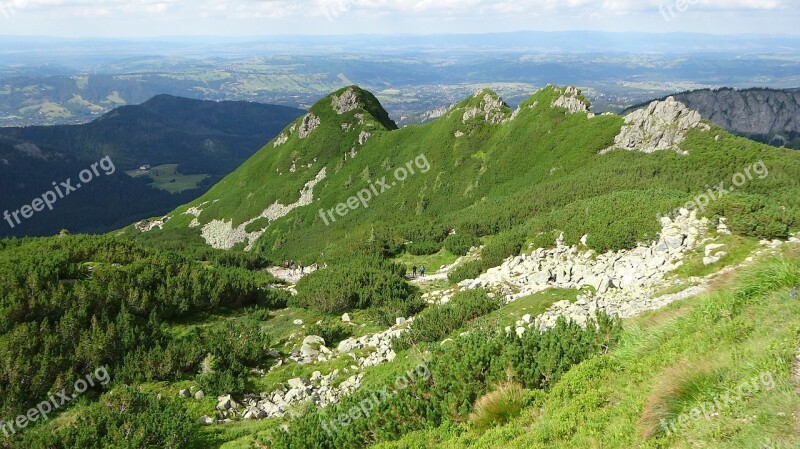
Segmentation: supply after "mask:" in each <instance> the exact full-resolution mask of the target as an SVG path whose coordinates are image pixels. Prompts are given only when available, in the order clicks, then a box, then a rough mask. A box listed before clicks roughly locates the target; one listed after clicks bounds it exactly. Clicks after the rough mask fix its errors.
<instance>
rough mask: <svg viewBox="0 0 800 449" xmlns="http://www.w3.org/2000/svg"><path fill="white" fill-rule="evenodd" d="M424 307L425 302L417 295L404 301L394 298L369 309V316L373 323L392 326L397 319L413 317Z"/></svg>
mask: <svg viewBox="0 0 800 449" xmlns="http://www.w3.org/2000/svg"><path fill="white" fill-rule="evenodd" d="M426 305H427V303H426V302H425V300H423V299H422V297H421V296H420V295H419V294H418V293H417V294H414V295H413V296H411V297H409V298H406V299H403V298H395V299H392V300H391V301H387V302H384V303H383V304H381V305H379V306H373V307H372V308H371V309H369V315H370V317H371V319H372V320H373V321H376V322H378V323H380V324H382V325H384V326H394V324H395V323H396V320H397V318H399V317H403V318H406V317H410V316H414V315H416V314H417V313H419V312H420V311H421V310H423V309H424V308H425V306H426Z"/></svg>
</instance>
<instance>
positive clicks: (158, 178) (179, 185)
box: [126, 164, 208, 193]
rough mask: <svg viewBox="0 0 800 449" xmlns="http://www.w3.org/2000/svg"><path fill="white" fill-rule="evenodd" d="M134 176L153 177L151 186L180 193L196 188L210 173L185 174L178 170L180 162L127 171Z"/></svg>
mask: <svg viewBox="0 0 800 449" xmlns="http://www.w3.org/2000/svg"><path fill="white" fill-rule="evenodd" d="M126 173H127V174H128V176H130V177H132V178H138V177H140V176H141V177H145V178H150V179H152V182H151V183H150V184H149V185H150V186H152V187H154V188H156V189H161V190H165V191H167V192H169V193H179V192H183V191H184V190H192V189H196V188H198V187H199V186H200V183H201V182H202V181H203V180H204V179H206V178H208V175H184V174H183V173H181V172H179V171H178V164H165V165H159V166H158V167H153V168H150V169H147V170H129V171H128V172H126Z"/></svg>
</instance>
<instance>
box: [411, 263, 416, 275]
mask: <svg viewBox="0 0 800 449" xmlns="http://www.w3.org/2000/svg"><path fill="white" fill-rule="evenodd" d="M411 277H414V278H415V277H417V266H416V265H414V266H413V267H411Z"/></svg>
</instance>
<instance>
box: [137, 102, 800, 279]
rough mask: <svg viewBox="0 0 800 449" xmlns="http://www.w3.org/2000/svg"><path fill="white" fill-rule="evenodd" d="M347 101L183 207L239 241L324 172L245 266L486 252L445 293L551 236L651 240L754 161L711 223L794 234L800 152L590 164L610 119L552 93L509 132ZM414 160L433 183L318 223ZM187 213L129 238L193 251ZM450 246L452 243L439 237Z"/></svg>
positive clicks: (691, 147)
mask: <svg viewBox="0 0 800 449" xmlns="http://www.w3.org/2000/svg"><path fill="white" fill-rule="evenodd" d="M351 89H353V91H354V92H355V93H356V96H357V97H358V99H359V101H360V103H361V107H360V108H357V109H355V110H352V111H349V112H346V113H344V114H341V115H340V114H337V113H336V112H335V111H334V110H333V108H332V106H331V105H332V96H328V97H325V98H323V99H322V100H320V101H319V102H318V103H317V104H315V105H314V106H313V107H312V108H311V110H310V112H311V113H312V114H314V115H315V116H317V117H319V119H320V122H321V123H320V125H319V126H318V127H317V128H316V129H314V131H312V132H311V133H310V135H309V136H308V137H307V138H304V139H301V138H300V137H299V136H298V131H297V127H299V126H300V124H301V120H299V119H298V120H297V121H296V122H295V123H294V124H293V126H294V127H295V128H294V129H295V131H294V132H293V133H292V134H291V136H290V137H289V138H288V140H287V141H286V143H283V144H281V145H278V146H275V142H271V143H270V144H268V145H267V146H266V147H265V149H264V150H262V151H261V152H259V153H257V154H256V155H255V156H253V157H252V158H251V159H250V160H248V161H247V162H246V163H245V164H244V165H243V166H242V167H240V168H239V169H238V170H237V171H235V172H234V173H232V174H231V175H230V176H228V177H226V178H225V179H224V180H223V181H222V182H221V183H219V184H218V185H216V186H215V187H214V188H213V189H212V190H211V191H209V192H208V193H207V194H206V195H204V196H203V197H201V198H200V199H198V200H197V201H195V202H193V203H191V204H190V205H187V206H186V207H189V206H200V205H201V204H204V203H205V205H204V206H201V209H203V213H202V214H201V216H200V218H199V221H200V222H201V224H203V223H208V222H210V221H211V220H214V219H219V220H225V221H227V220H232V221H233V226H234V227H235V226H238V225H239V224H241V223H243V222H245V221H248V220H251V219H253V218H255V217H257V216H258V215H259V214H261V213H262V212H263V211H264V210H265V209H266V208H267V207H268V206H269V205H271V204H273V203H275V202H278V203H280V204H286V205H288V204H292V203H294V202H296V201H297V200H298V197H299V192H300V191H301V190H302V189H303V187H304V186H305V184H306V183H307V182H308V181H309V180H311V179H314V178H315V177H316V176H317V175H318V174H319V173H320V172H321V170H323V169H325V170H326V171H325V174H326V177H325V179H323V180H322V181H321V182H320V183H319V184H317V185H316V186H315V188H314V192H313V197H314V203H313V204H314V205H313V207H300V208H297V209H294V210H292V211H291V212H290V213H288V215H286V216H285V217H283V218H280V219H278V220H276V221H273V222H271V223H269V227H268V231H267V232H266V233H264V234H263V235H262V236H261V237H260V239H259V240H258V241H257V242H255V248H254V252H255V253H257V254H263V255H265V256H266V257H269V258H273V259H276V260H283V259H294V260H298V259H299V260H303V261H305V262H307V263H311V262H313V261H322V259H323V258H322V257H320V254H322V253H324V254H325V255H326V256H325V259H326V260H325V261H326V262H330V261H333V260H335V261H336V263H337V264H344V265H347V264H349V263H350V262H349V258H350V255H351V254H353V253H361V252H363V250H364V249H365V248H366V249H371V250H372V251H373V252H372V254H376V255H378V256H379V257H387V256H388V257H398V256H399V259H397V260H399V261H402V262H403V263H405V264H406V267H407V269H408V268H410V267H411V265H413V264H415V263H416V264H417V265H418V266H419V265H421V264H422V261H423V260H425V259H419V258H416V257H426V256H422V255H431V256H433V255H434V254H444V253H443V252H436V250H437V248H441V247H443V246H445V249H446V250H447V251H446V252H447V253H451V254H455V255H457V254H462V253H464V252H465V248H467V246H468V245H469V246H472V245H474V244H475V243H477V241H476V240H475V238H476V237H477V238H480V239H481V240H482V241H483V242H484V243H485V245H486V247H485V248H484V249H483V250H482V252H481V256H480V258H479V259H478V260H475V261H469V262H465V263H464V264H462V265H461V266H460V267H458V268H456V269H455V270H452V271H451V273H450V279H451V281H454V282H457V281H460V280H463V279H469V278H473V277H475V276H477V275H478V274H479V273H480V272H482V271H484V270H486V269H487V268H489V267H492V266H496V265H498V264H499V262H500V261H502V260H503V259H504V258H506V257H508V256H510V255H514V254H517V253H518V252H519V250H520V249H521V248H522V247H523V245H527V244H533V245H534V247H539V246H542V247H547V246H552V245H553V242H554V241H555V239H556V238H557V237H558V236H559V235H560V234H561V233H562V232H563V233H564V238H565V243H567V244H578V243H579V242H580V240H581V238H582V237H583V236H584V235H588V240H587V244H588V246H589V247H590V248H592V249H595V250H597V251H600V252H604V251H608V250H616V249H622V248H632V247H634V246H636V244H637V243H638V242H643V241H650V240H652V239H653V238H654V237H655V236H656V235H657V234H658V232H659V231H660V229H661V225H660V223H659V221H658V216H660V215H664V214H667V213H669V211H671V210H674V209H675V208H676V207H679V206H681V205H683V204H684V203H686V202H687V201H689V200H691V199H692V197H693V196H695V195H698V194H700V193H703V192H705V191H706V190H707V187H706V186H709V185H717V184H719V182H720V181H730V179H731V177H732V176H733V175H734V174H736V173H738V172H740V171H742V170H743V169H744V168H745V167H748V166H751V165H752V164H754V163H755V162H757V161H763V162H764V164H765V166H766V167H768V169H769V175H768V176H767V177H765V178H763V179H761V178H759V177H755V178H754V179H752V181H750V182H748V183H746V184H745V185H744V186H742V187H741V188H739V189H737V192H736V193H734V194H731V195H729V196H727V197H726V198H724V199H723V200H722V201H719V202H717V203H714V204H713V205H712V206H711V207H709V209H708V210H707V211H706V215H708V216H709V217H711V218H715V217H716V216H718V215H719V214H725V215H731V216H736V218H735V219H734V218H731V223H730V224H731V227H732V229H734V228H735V230H736V231H737V232H739V233H740V234H741V235H752V236H757V237H759V238H764V237H767V238H778V237H785V236H786V235H787V232H789V231H790V230H791V231H794V230H797V229H798V226H799V224H800V219H798V217H799V216H800V195H797V192H798V191H800V181H798V179H800V153H797V152H791V151H789V150H785V149H778V148H773V147H768V146H766V145H762V144H758V143H755V142H752V141H749V140H746V139H743V138H739V137H735V136H732V135H730V134H728V133H726V132H725V131H723V130H721V129H719V128H717V127H714V126H712V127H711V130H710V131H702V130H697V129H696V130H692V131H691V132H690V133H689V135H688V137H687V139H686V140H685V141H684V143H683V144H682V147H683V149H685V150H686V151H687V152H688V156H682V155H679V154H677V153H675V152H673V151H660V152H657V153H654V154H643V153H638V152H628V151H614V152H611V153H609V154H604V155H600V154H598V153H599V152H600V151H601V150H603V149H605V148H608V147H609V146H610V145H611V144H612V143H613V140H614V137H615V136H616V134H617V133H618V132H619V127H620V126H621V123H622V121H621V119H620V118H619V117H616V116H597V117H593V118H591V119H590V118H588V116H587V115H586V114H582V113H578V114H565V113H564V111H563V110H561V109H557V108H553V107H551V106H550V105H551V104H552V102H553V101H554V100H555V99H556V98H557V97H558V96H559V95H561V90H559V89H558V88H554V87H549V88H546V89H543V90H541V91H540V92H538V93H536V94H535V95H534V96H533V97H531V98H530V99H528V100H526V101H524V102H523V103H522V104H521V105H520V112H519V114H518V115H517V116H516V117H515V118H514V119H513V120H510V121H508V122H507V123H500V124H491V123H487V122H486V121H485V120H483V118H482V116H478V117H476V118H473V119H471V120H468V121H466V123H465V122H464V119H463V118H464V114H465V111H467V110H468V109H470V108H473V107H476V108H481V107H483V104H482V102H484V101H485V97H486V98H492V99H493V98H496V96H495V94H493V93H492V92H491V91H483V92H481V93H480V94H479V95H476V96H474V97H471V98H469V99H467V100H465V101H462V102H461V103H459V104H457V105H455V106H454V107H453V109H452V110H451V111H450V112H449V113H447V114H445V115H444V116H443V117H441V118H439V119H437V120H436V121H434V122H431V123H429V124H425V125H416V126H407V127H405V128H402V129H394V127H393V126H392V124H390V123H387V122H386V120H385V111H384V110H383V109H382V108H381V107H380V104H378V103H377V100H375V98H374V97H373V96H372V95H371V94H369V93H368V92H366V91H363V90H360V89H358V88H355V87H353V88H351ZM344 92H345V90H340V91H338V92H336V93H335V94H334V95H342V94H343V93H344ZM511 113H512V111H511V110H510V109H509V108H506V107H501V108H500V109H498V111H497V114H500V115H501V116H505V117H511ZM361 117H363V120H362V119H361ZM343 125H345V129H343V127H342V126H343ZM290 129H291V128H290ZM362 132H368V133H370V134H371V136H370V137H369V138H368V139H367V141H366V143H364V144H363V145H361V144H360V143H358V140H359V136H361V135H362ZM286 133H287V135H288V130H287V131H286ZM457 135H459V136H461V137H456V136H457ZM723 149H724V151H723ZM352 154H357V156H356V157H355V158H353V157H352ZM420 157H423V158H424V160H425V161H427V165H428V166H429V167H430V170H429V171H426V172H425V173H422V172H419V171H417V172H416V173H415V174H414V175H410V176H408V177H407V178H406V179H404V180H403V181H401V182H397V183H396V185H395V186H394V187H391V188H390V189H388V190H386V191H384V192H382V193H381V194H380V195H379V196H377V197H374V198H373V199H372V201H370V202H369V207H368V208H364V207H360V208H359V209H356V210H351V211H350V212H349V213H348V214H347V215H346V216H344V217H340V216H338V215H337V217H338V218H337V219H336V221H335V222H332V221H331V220H330V219H329V218H328V219H326V220H323V219H322V218H321V216H320V209H322V210H323V211H325V210H328V209H331V208H335V207H336V206H337V204H339V203H342V202H344V201H346V200H347V198H348V197H350V196H352V195H356V194H357V193H358V192H359V191H361V190H362V189H369V186H370V181H372V182H374V181H375V180H380V179H382V178H383V177H384V176H385V177H386V181H387V182H388V183H389V184H391V182H393V180H394V179H395V171H396V170H398V169H399V168H403V167H405V166H406V164H407V163H412V167H413V162H414V161H417V160H419V158H420ZM292 167H296V170H295V171H291V170H290V169H291V168H292ZM274 173H279V176H277V177H274V176H272V174H274ZM364 173H368V174H370V175H371V176H370V177H368V178H365V177H364V176H362V175H363V174H364ZM215 201H216V202H215ZM186 207H183V208H179V209H178V210H176V211H175V212H174V213H173V214H172V217H173V218H172V220H170V221H169V222H168V223H167V224H166V226H165V228H164V229H163V230H157V231H154V232H153V233H151V235H137V237H138V238H141V239H143V240H145V241H147V242H150V243H152V244H156V245H158V244H160V242H161V241H164V240H173V239H182V240H184V241H197V239H198V232H199V231H198V229H197V228H189V226H188V224H189V222H190V221H191V218H192V217H189V216H187V215H182V214H181V213H182V212H183V211H185V209H186ZM326 221H327V224H326ZM261 224H262V225H263V224H265V223H264V221H263V220H262V222H261ZM250 229H251V230H252V229H253V227H251V228H250ZM452 231H455V235H453V236H449V235H450V234H451V232H452ZM131 235H134V234H133V233H131ZM448 236H449V237H448ZM473 236H474V237H473ZM407 242H411V243H410V244H408V245H406V243H407ZM416 255H419V256H416ZM440 260H441V259H437V260H436V264H435V265H428V264H426V267H427V268H428V271H429V272H432V271H434V270H435V269H438V267H439V266H440V264H439V261H440ZM449 260H452V259H448V261H449ZM345 271H347V270H346V269H345Z"/></svg>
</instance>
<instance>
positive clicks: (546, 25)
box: [0, 0, 800, 35]
mask: <svg viewBox="0 0 800 449" xmlns="http://www.w3.org/2000/svg"><path fill="white" fill-rule="evenodd" d="M678 1H679V0H0V3H5V4H9V3H11V4H14V5H18V7H17V8H16V9H17V10H19V13H18V14H17V16H16V18H15V21H14V22H15V23H14V24H10V23H9V22H6V23H3V24H2V28H0V34H5V33H10V34H13V33H15V32H16V33H18V34H48V33H49V32H50V31H51V30H52V29H53V27H52V23H53V22H58V23H59V24H60V25H59V26H61V27H63V29H65V30H67V29H70V26H71V27H72V29H74V30H75V33H78V30H81V32H80V34H84V35H85V34H95V33H91V32H88V33H87V31H86V30H87V29H88V30H91V29H93V28H98V29H100V28H103V27H105V28H106V29H108V30H113V29H118V30H127V31H126V34H128V35H130V34H136V30H137V29H138V30H141V31H140V33H142V34H149V35H154V34H156V35H164V34H265V33H266V34H275V33H281V34H307V33H312V34H314V33H374V32H378V33H381V32H422V33H435V32H487V31H509V30H514V29H534V30H557V29H600V30H608V31H612V30H613V31H617V30H618V31H631V30H637V31H698V32H706V31H714V32H734V31H738V32H769V33H787V34H796V33H798V30H796V28H797V27H796V26H795V25H794V24H796V23H797V22H796V20H795V21H794V22H793V21H792V19H798V18H800V5H798V3H799V2H798V1H797V0H685V1H687V2H688V3H690V5H689V7H688V9H686V10H684V11H681V13H682V14H681V19H682V20H680V21H677V20H673V21H672V22H671V23H670V24H669V27H666V26H665V24H664V20H663V18H662V16H661V15H660V14H659V12H660V10H661V9H660V6H661V5H674V4H676V2H678ZM19 5H24V10H23V8H22V7H20V6H19ZM86 17H96V18H97V24H90V23H80V24H78V23H76V24H74V25H69V24H68V23H67V22H69V21H70V19H71V18H86ZM154 17H158V18H159V19H160V20H159V23H162V25H161V26H162V27H163V28H159V27H158V26H157V25H155V24H151V23H148V22H147V20H148V19H152V18H154ZM167 23H169V25H171V26H168V25H167ZM37 28H38V29H37ZM65 32H67V33H70V32H72V31H65ZM103 33H104V34H108V32H107V31H104V32H103Z"/></svg>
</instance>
